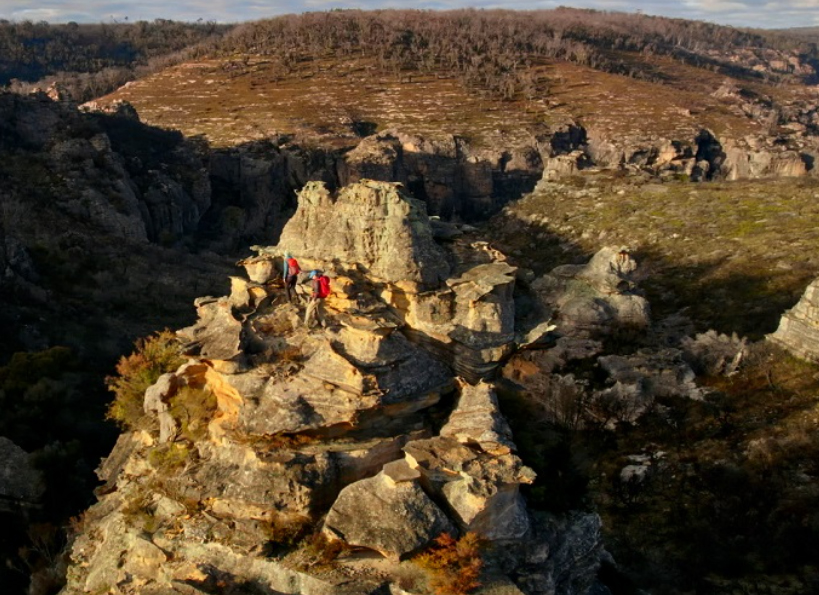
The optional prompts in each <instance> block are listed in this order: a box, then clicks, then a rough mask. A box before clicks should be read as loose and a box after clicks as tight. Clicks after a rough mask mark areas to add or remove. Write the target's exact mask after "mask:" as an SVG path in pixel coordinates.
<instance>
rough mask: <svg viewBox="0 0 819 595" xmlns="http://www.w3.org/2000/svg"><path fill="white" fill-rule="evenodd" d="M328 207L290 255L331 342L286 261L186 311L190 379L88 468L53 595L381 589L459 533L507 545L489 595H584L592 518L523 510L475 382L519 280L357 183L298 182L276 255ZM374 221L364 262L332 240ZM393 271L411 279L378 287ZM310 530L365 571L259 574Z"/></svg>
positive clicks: (504, 340)
mask: <svg viewBox="0 0 819 595" xmlns="http://www.w3.org/2000/svg"><path fill="white" fill-rule="evenodd" d="M327 200H332V201H334V202H335V205H336V212H337V213H343V214H344V217H343V218H340V219H341V220H342V221H346V222H347V223H346V225H339V226H338V229H337V230H336V231H335V232H332V233H330V231H331V230H329V229H328V233H327V235H326V241H327V242H328V244H326V245H322V244H321V242H319V243H318V244H317V246H314V251H313V252H312V253H310V254H309V255H307V254H305V256H303V257H300V258H301V263H302V266H303V267H305V269H306V268H308V267H321V268H322V269H324V270H325V271H327V272H328V273H329V274H330V275H331V277H332V279H333V284H332V287H333V293H332V295H331V297H330V298H328V300H327V307H328V310H329V312H330V316H331V324H330V325H329V326H328V328H327V329H323V330H316V331H311V330H308V329H306V328H304V326H303V325H302V324H301V322H300V316H301V311H300V310H301V306H300V305H299V304H290V303H287V302H286V301H285V300H283V296H282V292H281V290H277V289H275V287H274V285H275V283H273V281H274V280H275V279H274V278H275V276H276V275H277V272H278V270H279V266H280V264H279V263H280V260H279V257H278V255H279V254H281V253H282V252H283V251H284V250H285V249H288V250H290V249H291V248H292V247H291V246H290V245H289V244H284V243H282V244H280V245H279V246H278V247H270V248H264V249H259V252H260V254H259V256H257V257H254V258H251V259H247V260H245V261H243V263H242V264H243V265H244V267H245V269H246V270H247V272H248V273H249V274H248V276H249V279H243V278H240V277H237V278H235V279H234V282H233V285H232V291H231V295H230V296H226V297H223V298H206V299H201V300H199V301H198V302H197V304H198V311H199V315H200V320H199V322H198V323H197V324H195V325H194V326H192V327H189V328H187V329H183V330H181V331H179V336H180V337H181V338H182V339H183V341H184V342H185V345H186V347H185V349H186V352H187V353H188V354H189V355H190V356H191V359H190V361H189V362H188V363H187V364H185V365H183V366H182V367H181V368H179V369H178V370H177V371H176V372H174V373H171V374H167V375H165V376H163V377H162V378H160V380H159V381H158V382H157V383H156V384H155V385H154V386H152V387H151V388H150V389H149V390H148V391H147V392H146V394H145V407H146V411H147V412H148V413H147V417H146V420H152V421H150V422H149V423H148V425H147V426H144V427H145V429H144V430H136V431H132V432H127V433H124V434H123V435H122V436H121V437H120V439H119V441H118V443H117V446H116V447H115V449H114V451H113V452H112V453H111V455H110V456H109V457H108V458H107V459H106V461H105V462H104V464H103V465H102V467H101V468H100V471H99V473H100V476H101V478H102V479H103V480H104V481H105V482H106V485H105V487H104V488H103V489H102V490H101V492H100V502H99V503H98V504H96V505H95V506H94V507H92V508H91V509H90V510H89V511H88V512H87V513H86V515H85V521H84V522H85V530H84V531H83V533H82V534H81V535H80V536H79V537H78V538H77V539H76V541H75V543H74V546H73V549H72V554H71V556H72V560H73V564H72V566H71V568H70V570H69V582H68V585H67V586H66V587H65V589H64V590H63V594H64V595H70V594H72V593H83V592H94V591H98V590H101V589H106V590H110V591H112V592H116V593H132V592H139V593H160V592H162V593H198V592H208V585H209V584H210V583H212V582H215V581H218V580H222V581H223V582H224V580H225V577H232V578H230V580H231V581H234V584H240V583H241V584H252V585H256V586H258V587H259V588H262V589H274V590H276V591H280V592H287V593H294V592H301V593H317V592H341V591H342V590H343V591H344V592H362V593H364V592H374V591H375V590H377V589H378V588H380V587H379V586H380V585H383V584H389V583H390V582H391V581H397V580H398V578H397V577H398V576H401V575H402V574H401V573H406V572H409V573H415V574H417V569H416V570H413V568H414V566H412V565H408V563H407V562H405V561H404V560H405V559H406V558H407V557H409V556H411V555H412V554H413V553H415V552H417V551H419V550H420V549H423V548H424V547H425V546H426V545H428V544H429V543H430V542H431V540H432V539H433V538H435V537H436V536H437V535H438V534H439V533H441V532H449V533H452V534H458V533H461V532H466V531H474V532H476V533H478V534H480V535H481V536H483V537H484V538H485V539H487V540H489V541H490V542H491V543H494V544H496V545H500V544H504V546H503V551H504V552H505V553H504V554H503V555H499V556H495V557H494V558H493V559H495V562H493V563H492V564H490V566H489V567H488V568H489V570H488V573H487V576H486V581H488V582H487V584H488V585H492V586H493V588H497V589H501V590H504V591H506V592H510V593H514V592H519V591H518V590H517V588H516V587H514V586H512V583H510V582H509V580H508V579H505V578H503V576H504V575H505V574H507V573H512V572H513V571H514V575H515V576H516V577H517V578H516V580H517V581H518V582H519V583H520V584H521V585H526V587H525V590H526V592H530V593H540V592H544V593H545V592H554V589H557V592H569V591H568V589H572V591H571V592H586V591H587V590H588V589H589V588H591V586H592V585H593V584H594V583H595V581H596V579H595V571H596V568H597V566H598V565H599V563H600V556H602V555H603V549H602V544H601V542H600V533H599V532H600V522H599V519H597V517H596V516H595V515H589V514H581V513H576V514H573V515H570V516H568V517H565V518H555V517H550V516H548V515H547V516H543V515H542V514H541V513H538V514H533V513H532V512H531V511H529V510H527V507H526V504H525V501H524V500H523V498H522V496H521V494H520V486H521V485H526V484H530V483H532V482H533V481H534V480H535V476H534V473H533V472H532V471H531V469H529V468H528V467H526V466H525V464H524V462H523V461H521V460H520V458H519V457H518V456H517V454H516V448H515V445H514V442H513V439H512V435H511V432H510V429H509V427H508V424H507V423H506V422H505V420H504V419H503V417H502V415H501V413H500V410H499V406H498V400H497V397H496V394H495V391H494V388H493V385H492V383H491V382H484V381H481V380H480V379H479V378H480V376H486V375H488V373H489V371H490V370H491V369H494V368H496V367H497V365H498V362H499V360H500V355H501V354H502V353H505V352H506V350H508V349H512V348H514V345H513V339H514V336H515V333H514V330H515V329H514V310H513V308H514V305H513V304H514V302H513V299H512V297H513V296H512V290H513V287H514V270H513V267H511V266H510V265H508V264H506V263H505V262H503V261H502V260H501V258H502V255H500V254H498V253H496V252H493V251H491V250H488V249H487V246H485V245H483V244H481V243H475V242H470V241H469V240H468V239H465V238H457V239H455V240H450V241H448V242H445V243H442V244H439V243H436V242H434V241H433V239H432V227H431V226H430V224H429V221H428V219H427V218H426V215H425V214H424V210H423V208H422V205H421V204H420V203H417V202H416V201H415V200H414V199H412V198H410V197H408V196H406V195H404V194H403V193H402V192H401V190H400V187H399V186H396V185H394V184H386V183H376V182H371V181H362V182H359V183H358V184H355V185H353V186H350V187H348V188H345V189H343V190H342V191H341V192H339V193H338V194H337V195H332V194H329V193H328V191H327V190H326V188H324V187H323V186H321V185H319V184H313V185H308V187H307V188H305V190H304V191H303V192H302V193H301V196H300V206H299V211H298V212H297V213H296V215H295V216H294V217H293V219H292V220H291V221H290V222H289V223H288V225H287V226H286V227H285V230H284V231H283V234H282V237H283V239H285V238H291V239H292V238H297V237H301V238H304V237H310V234H306V235H305V234H304V233H303V232H304V231H305V228H306V227H309V225H311V222H315V221H316V219H315V216H317V215H318V214H319V211H320V210H321V209H323V208H324V207H325V206H326V205H324V204H323V202H322V201H327ZM353 207H355V208H353ZM374 218H378V219H380V225H379V228H380V229H383V230H384V233H383V234H381V235H379V236H374V237H373V239H372V242H373V243H372V244H371V245H369V248H370V249H371V250H372V251H371V252H364V253H362V252H358V251H357V250H358V249H359V248H358V247H354V246H352V245H350V244H349V243H348V242H347V241H346V239H345V237H346V236H345V235H344V233H345V232H344V230H348V232H349V233H350V234H353V235H355V234H358V233H359V231H358V230H359V229H361V228H360V227H359V226H360V225H361V222H369V224H370V225H371V224H372V222H373V219H374ZM293 242H295V240H293ZM336 242H337V244H336ZM395 245H402V246H405V247H407V250H408V251H407V252H406V253H403V255H402V253H398V252H396V251H392V250H390V247H391V246H395ZM345 246H347V247H348V248H349V250H350V251H346V252H345V249H344V248H345ZM302 247H303V248H304V246H302ZM325 250H326V251H327V253H328V254H330V255H331V256H330V257H328V258H327V259H324V258H323V256H324V254H325V252H324V251H325ZM412 254H434V255H435V256H436V258H440V261H438V262H441V263H445V264H446V266H443V265H441V266H439V267H438V268H435V266H430V267H429V269H428V270H431V271H435V272H436V275H439V277H440V276H444V277H446V278H445V279H444V280H443V281H442V280H441V279H440V278H433V277H430V278H424V277H423V275H421V274H420V273H419V271H418V270H417V269H416V268H413V267H414V265H413V263H415V261H414V260H413V259H412V258H411V256H410V255H412ZM368 255H369V256H368ZM368 257H369V260H368ZM357 258H362V261H361V262H359V261H357V260H354V259H357ZM385 258H387V259H399V260H401V259H402V258H403V260H404V261H405V262H404V263H403V264H402V265H401V266H399V265H398V264H394V266H385V267H383V268H381V269H379V268H378V267H379V266H380V265H379V263H381V264H384V263H383V262H382V260H383V259H385ZM347 259H349V260H347ZM419 262H420V263H425V261H424V259H423V258H421V259H420V261H419ZM417 264H418V263H415V266H417ZM493 266H494V267H499V268H501V269H502V270H503V271H505V274H503V275H499V276H498V275H493V274H492V267H493ZM369 270H379V271H382V272H381V276H378V277H375V276H374V277H370V276H369V274H368V273H367V271H369ZM385 271H386V272H385ZM396 271H403V272H402V273H397V274H396ZM447 271H449V273H447ZM470 271H472V273H471V274H470ZM476 271H477V272H476ZM481 271H488V272H489V274H487V275H486V276H484V275H480V274H478V273H480V272H481ZM389 272H391V273H392V275H393V276H392V277H391V278H387V277H389V275H388V274H387V273H389ZM447 274H448V275H449V276H448V277H447V276H446V275H447ZM402 276H404V277H405V278H401V277H402ZM453 279H454V282H453ZM424 282H426V283H428V284H430V285H433V286H434V285H436V284H437V287H436V288H434V289H430V287H429V286H426V285H425V283H424ZM493 283H496V284H497V285H499V286H500V290H499V291H495V290H494V289H493ZM484 304H486V305H485V306H484ZM470 314H471V315H470ZM510 324H511V325H512V326H511V328H507V325H510ZM410 329H413V330H415V336H413V333H410V332H408V331H409V330H410ZM428 333H430V334H431V333H437V334H436V336H435V337H434V338H433V339H431V340H418V334H422V335H423V334H428ZM446 333H449V334H448V335H447V334H446ZM470 333H475V334H478V335H481V338H480V341H479V342H478V344H477V345H478V347H484V348H482V349H477V348H476V346H475V345H474V344H471V343H470V341H469V336H470ZM490 337H494V347H492V348H489V349H487V348H485V345H486V344H487V341H489V338H490ZM433 343H438V346H437V347H433V346H432V345H433ZM470 351H471V354H470V356H469V357H465V356H464V355H463V354H464V353H466V352H470ZM441 354H444V355H445V357H442V358H441V359H439V357H440V356H441ZM476 361H479V362H480V365H479V366H477V367H474V362H476ZM459 369H461V370H463V372H465V373H464V374H463V376H469V375H471V376H472V378H471V379H469V378H457V377H456V376H454V374H453V370H455V371H458V370H459ZM175 456H178V457H179V458H178V459H176V458H174V457H175ZM302 525H318V526H319V527H321V530H322V533H323V535H324V538H325V539H326V540H328V542H330V543H334V542H336V543H338V542H340V543H342V544H344V547H345V548H348V549H349V548H352V550H353V551H360V552H369V555H368V556H365V558H364V559H363V561H362V559H361V558H360V556H352V557H348V556H346V555H344V556H342V557H341V558H339V559H337V560H336V562H335V563H334V569H333V570H332V571H327V570H325V571H323V572H318V571H317V570H315V569H313V570H311V571H305V569H304V567H303V565H300V564H299V560H300V559H303V558H300V556H301V557H303V556H304V555H306V554H305V552H304V550H303V547H302V548H299V547H297V548H295V549H292V550H290V551H287V553H286V554H284V555H279V556H274V557H269V555H265V552H266V551H268V550H267V548H269V547H271V546H274V544H276V543H279V544H280V543H283V542H286V534H287V532H288V530H292V529H293V528H294V527H300V526H302ZM275 547H280V546H275ZM513 552H517V553H514V554H513ZM367 560H369V562H367ZM569 560H571V562H569ZM402 569H403V570H402ZM351 577H352V580H351ZM413 580H421V579H419V578H416V579H413ZM342 583H343V585H344V586H343V587H342ZM420 585H421V583H418V588H422V587H421V586H420ZM502 585H506V586H502ZM570 585H571V587H570Z"/></svg>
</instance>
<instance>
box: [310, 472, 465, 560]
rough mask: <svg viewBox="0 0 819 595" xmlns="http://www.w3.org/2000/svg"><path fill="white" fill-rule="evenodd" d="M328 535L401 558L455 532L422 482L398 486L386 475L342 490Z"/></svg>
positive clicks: (329, 520)
mask: <svg viewBox="0 0 819 595" xmlns="http://www.w3.org/2000/svg"><path fill="white" fill-rule="evenodd" d="M324 530H325V531H327V532H329V533H330V534H331V535H333V536H334V537H335V538H337V539H341V540H343V541H345V542H346V543H348V544H349V545H352V546H358V547H366V548H368V549H371V550H375V551H377V552H379V553H381V554H382V555H384V556H385V557H388V558H389V557H393V558H395V559H398V558H400V557H402V556H406V555H407V554H410V553H413V552H415V551H417V550H418V549H420V548H422V547H423V546H425V545H427V544H428V543H430V542H431V541H432V540H433V539H434V538H435V537H437V536H438V535H440V534H441V533H450V534H451V533H453V532H454V531H455V528H454V527H453V525H452V523H451V522H450V521H449V519H448V518H447V517H446V515H445V514H444V513H443V511H442V510H441V509H440V508H438V507H437V506H436V505H435V503H434V502H433V501H432V500H430V498H429V496H427V495H426V493H424V490H423V489H421V486H420V485H419V484H418V482H417V481H412V480H409V481H406V480H405V481H401V480H400V479H399V481H396V480H395V479H393V478H392V477H390V476H389V475H387V474H385V473H383V472H381V473H379V474H378V475H376V476H375V477H371V478H369V479H362V480H361V481H359V482H356V483H354V484H351V485H349V486H347V487H346V488H344V489H343V490H342V491H341V493H340V494H339V495H338V499H336V501H335V503H334V504H333V507H332V508H331V509H330V512H329V513H328V514H327V518H326V520H325V521H324Z"/></svg>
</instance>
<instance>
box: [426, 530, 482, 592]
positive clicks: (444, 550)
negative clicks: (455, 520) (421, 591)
mask: <svg viewBox="0 0 819 595" xmlns="http://www.w3.org/2000/svg"><path fill="white" fill-rule="evenodd" d="M481 546H482V543H481V538H480V537H479V536H478V535H477V534H476V533H472V532H469V533H466V534H465V535H464V536H463V537H461V538H460V539H455V538H454V537H452V536H451V535H449V534H448V533H442V534H441V535H440V536H439V537H438V538H437V539H436V540H435V545H433V546H432V547H430V548H429V549H428V550H426V551H425V552H422V553H421V554H419V555H418V556H416V557H415V558H414V561H415V563H416V564H417V565H418V566H419V567H420V568H421V569H422V570H423V571H424V572H425V573H426V575H427V578H428V580H429V582H430V585H431V586H432V588H433V589H434V590H435V593H436V595H466V593H470V592H472V591H473V590H475V589H477V588H478V587H480V586H481V583H480V581H478V578H479V577H480V575H481V569H482V568H483V559H482V558H481Z"/></svg>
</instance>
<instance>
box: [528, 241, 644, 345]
mask: <svg viewBox="0 0 819 595" xmlns="http://www.w3.org/2000/svg"><path fill="white" fill-rule="evenodd" d="M637 268H638V267H637V263H636V261H635V260H634V259H633V258H632V257H631V255H630V254H629V251H628V250H627V249H625V248H612V247H607V248H603V249H602V250H600V251H599V252H598V253H597V254H595V255H594V256H593V257H592V259H591V261H589V263H588V264H586V265H564V266H561V267H557V268H555V269H554V270H552V272H551V273H549V274H548V275H544V276H542V277H540V278H538V279H536V280H535V281H533V282H532V283H531V287H532V290H533V291H534V292H535V294H536V296H537V299H538V300H539V303H540V306H541V308H542V309H543V310H544V313H545V314H546V315H547V316H550V317H552V318H553V319H554V322H555V324H556V325H557V331H558V332H559V333H561V334H563V335H567V336H575V337H592V338H593V337H596V336H600V335H601V334H609V333H611V332H615V331H625V330H644V329H645V328H647V326H648V324H649V322H650V312H649V305H648V302H647V301H646V299H645V298H643V297H642V296H640V295H638V294H637V293H636V292H635V290H636V280H637Z"/></svg>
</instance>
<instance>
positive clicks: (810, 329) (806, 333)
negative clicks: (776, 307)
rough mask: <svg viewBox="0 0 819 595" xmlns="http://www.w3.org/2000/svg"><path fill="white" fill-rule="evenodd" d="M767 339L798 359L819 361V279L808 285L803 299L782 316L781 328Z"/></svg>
mask: <svg viewBox="0 0 819 595" xmlns="http://www.w3.org/2000/svg"><path fill="white" fill-rule="evenodd" d="M767 338H768V340H769V341H772V342H773V343H776V344H778V345H781V346H782V347H784V348H785V349H787V350H788V351H790V352H791V353H793V354H794V355H796V356H798V357H801V358H803V359H807V360H812V361H819V279H816V280H814V281H813V282H812V283H811V284H810V285H808V287H807V289H805V293H804V294H803V295H802V299H800V300H799V302H798V303H797V304H796V305H795V306H794V307H793V308H791V309H790V310H788V311H787V312H785V313H784V314H783V315H782V318H781V320H780V321H779V328H777V329H776V331H775V332H774V333H772V334H770V335H768V337H767Z"/></svg>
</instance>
